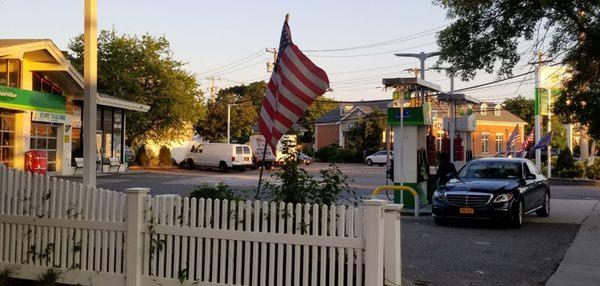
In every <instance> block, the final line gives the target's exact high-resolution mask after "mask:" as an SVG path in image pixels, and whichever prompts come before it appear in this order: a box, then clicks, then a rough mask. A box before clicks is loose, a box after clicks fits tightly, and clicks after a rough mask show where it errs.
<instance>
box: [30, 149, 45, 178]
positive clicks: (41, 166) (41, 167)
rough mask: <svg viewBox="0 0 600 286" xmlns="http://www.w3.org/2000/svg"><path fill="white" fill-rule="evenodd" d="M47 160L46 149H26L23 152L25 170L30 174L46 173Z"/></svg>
mask: <svg viewBox="0 0 600 286" xmlns="http://www.w3.org/2000/svg"><path fill="white" fill-rule="evenodd" d="M47 162H48V153H47V152H46V151H38V150H35V151H27V152H25V171H26V172H30V173H32V174H41V175H46V173H47V167H46V164H47Z"/></svg>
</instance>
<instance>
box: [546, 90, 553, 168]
mask: <svg viewBox="0 0 600 286" xmlns="http://www.w3.org/2000/svg"><path fill="white" fill-rule="evenodd" d="M551 100H552V92H551V89H550V88H549V89H548V132H550V131H552V121H550V119H551V116H552V112H551V110H552V109H551V108H550V107H551ZM546 149H547V150H548V153H547V155H546V157H547V159H548V162H546V166H547V168H546V169H547V171H548V174H547V176H546V177H548V179H549V178H551V177H552V146H551V145H550V143H548V147H547V148H546Z"/></svg>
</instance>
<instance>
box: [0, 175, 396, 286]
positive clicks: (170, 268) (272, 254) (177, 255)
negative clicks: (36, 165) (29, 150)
mask: <svg viewBox="0 0 600 286" xmlns="http://www.w3.org/2000/svg"><path fill="white" fill-rule="evenodd" d="M148 191H149V189H144V188H133V189H128V190H126V191H125V193H118V192H112V191H107V190H102V189H96V188H90V187H86V186H84V185H82V184H77V183H70V182H68V181H66V180H61V179H56V178H49V177H45V176H40V175H32V174H30V173H25V172H22V171H16V170H13V169H9V168H5V167H2V166H0V268H6V267H8V268H10V269H11V270H12V274H11V275H12V276H13V277H15V278H22V279H36V277H38V276H39V275H40V274H41V273H43V272H44V271H47V270H48V269H49V268H51V267H54V268H57V269H59V270H60V271H62V273H63V276H62V277H61V279H60V281H61V282H64V283H69V284H82V285H100V286H102V285H110V286H118V285H128V286H129V285H131V286H133V285H136V286H139V285H166V286H167V285H357V286H358V285H383V284H384V276H385V281H386V283H387V284H389V285H400V277H401V269H400V268H401V267H400V217H399V213H398V211H399V207H398V206H397V205H385V202H384V201H380V200H367V201H365V202H364V206H361V207H356V208H355V207H352V206H350V207H346V206H319V205H308V204H307V205H301V204H297V205H292V204H284V203H268V202H260V201H254V202H251V201H246V202H241V201H227V200H223V201H220V200H211V199H206V200H205V199H198V200H197V199H195V198H191V199H190V198H180V197H152V196H150V195H148V194H147V193H148ZM384 230H385V231H384ZM384 244H385V249H386V251H385V257H384ZM384 272H385V273H384Z"/></svg>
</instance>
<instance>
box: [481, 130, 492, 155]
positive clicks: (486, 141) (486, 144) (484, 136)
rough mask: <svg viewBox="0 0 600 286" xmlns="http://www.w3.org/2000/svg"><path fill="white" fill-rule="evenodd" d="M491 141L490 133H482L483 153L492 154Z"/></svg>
mask: <svg viewBox="0 0 600 286" xmlns="http://www.w3.org/2000/svg"><path fill="white" fill-rule="evenodd" d="M489 140H490V133H488V132H481V153H483V154H487V153H489V152H490V145H489Z"/></svg>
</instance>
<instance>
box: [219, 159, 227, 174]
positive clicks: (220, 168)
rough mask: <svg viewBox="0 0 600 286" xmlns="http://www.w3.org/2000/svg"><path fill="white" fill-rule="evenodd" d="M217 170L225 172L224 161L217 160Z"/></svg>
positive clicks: (225, 165)
mask: <svg viewBox="0 0 600 286" xmlns="http://www.w3.org/2000/svg"><path fill="white" fill-rule="evenodd" d="M219 171H221V172H223V173H225V172H227V163H225V161H221V162H219Z"/></svg>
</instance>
